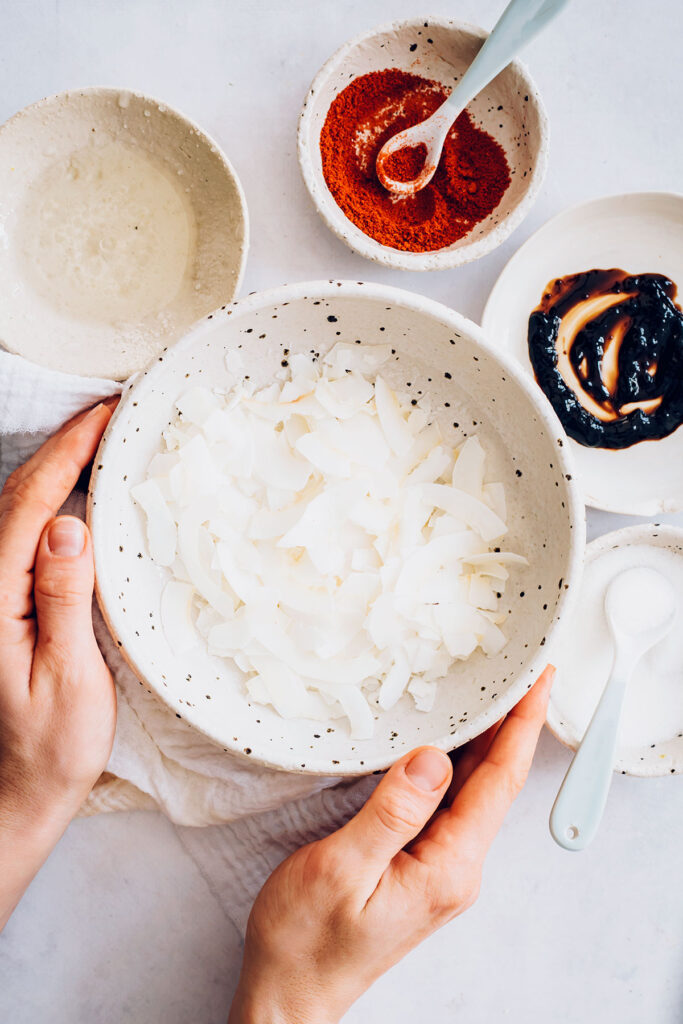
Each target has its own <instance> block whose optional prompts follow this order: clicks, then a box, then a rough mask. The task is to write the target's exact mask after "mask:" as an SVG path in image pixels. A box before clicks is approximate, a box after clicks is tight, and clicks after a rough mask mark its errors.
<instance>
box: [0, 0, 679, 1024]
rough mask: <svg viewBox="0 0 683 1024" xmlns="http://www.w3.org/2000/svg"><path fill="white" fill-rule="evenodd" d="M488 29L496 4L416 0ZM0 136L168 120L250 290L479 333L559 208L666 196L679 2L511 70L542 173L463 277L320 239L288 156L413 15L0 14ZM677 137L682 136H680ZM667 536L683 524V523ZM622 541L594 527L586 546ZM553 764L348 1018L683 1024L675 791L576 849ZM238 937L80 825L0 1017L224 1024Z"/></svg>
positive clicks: (104, 829)
mask: <svg viewBox="0 0 683 1024" xmlns="http://www.w3.org/2000/svg"><path fill="white" fill-rule="evenodd" d="M428 6H429V7H430V8H431V9H432V10H433V11H434V13H440V14H444V15H450V16H456V17H462V18H464V19H466V20H469V21H473V22H478V23H480V24H482V25H485V26H489V27H490V26H491V25H492V24H493V22H494V20H495V17H496V15H497V13H498V12H499V11H500V9H501V7H502V3H501V2H498V0H463V2H462V3H460V4H459V5H455V6H453V5H452V4H447V3H442V2H439V3H430V4H429V5H428ZM2 12H3V18H2V22H3V24H2V36H3V41H2V48H1V50H2V52H1V54H0V120H3V119H4V118H5V117H7V116H9V115H10V114H11V113H13V112H14V111H15V110H17V109H19V108H20V107H22V106H24V105H26V104H27V103H29V102H31V101H33V100H35V99H37V98H39V97H40V96H42V95H44V94H47V93H51V92H57V91H59V90H61V89H64V88H67V87H78V86H82V85H91V84H99V85H118V86H128V87H130V88H136V89H141V90H145V91H147V92H149V93H151V94H152V95H156V96H158V97H160V98H163V99H165V100H166V101H167V102H169V103H172V104H174V105H175V106H178V107H180V108H181V109H182V110H184V111H185V112H186V113H188V114H189V115H191V116H192V117H193V118H195V119H196V120H197V121H198V122H199V123H200V124H201V125H203V126H204V127H205V128H207V129H208V131H209V132H211V133H212V134H213V135H215V136H216V138H217V139H218V140H219V141H220V142H221V144H222V145H223V146H224V148H225V149H226V151H227V152H228V154H229V155H230V157H231V159H232V160H233V162H234V164H235V167H236V169H237V171H238V173H239V174H240V176H241V178H242V181H243V184H244V186H245V190H246V194H247V200H248V203H249V208H250V213H251V219H252V247H251V252H250V258H249V265H248V270H247V276H246V280H245V291H250V290H253V289H257V288H263V287H268V286H271V285H277V284H281V283H282V282H283V281H295V280H303V279H307V278H308V279H311V278H318V277H325V278H326V277H332V276H335V277H351V278H354V279H361V278H365V279H369V280H374V281H384V282H388V283H392V284H397V285H400V286H402V287H406V288H411V289H414V290H416V291H421V292H424V293H425V294H428V295H430V296H432V297H434V298H436V299H440V300H441V301H443V302H446V303H448V304H449V305H452V306H454V307H455V308H457V309H459V310H460V311H461V312H463V313H465V314H466V315H468V316H470V317H472V318H474V319H478V318H479V316H480V315H481V311H482V308H483V304H484V300H485V298H486V295H487V294H488V291H489V289H490V288H491V286H492V284H493V282H494V281H495V279H496V276H497V275H498V273H499V271H500V269H501V268H502V266H503V264H504V263H505V261H506V259H507V258H508V257H509V255H510V254H511V253H512V252H513V251H514V249H515V248H517V247H518V246H519V245H520V244H521V242H523V241H524V239H525V238H527V237H528V235H529V234H530V233H531V232H532V231H533V230H534V229H535V228H536V227H538V226H539V225H540V224H541V223H543V221H544V220H546V219H547V218H548V217H549V216H550V215H551V214H553V213H554V212H556V211H557V210H559V209H562V208H564V207H566V206H568V205H571V204H572V203H575V202H578V201H580V200H582V199H586V198H589V197H592V196H596V195H603V194H607V193H610V192H618V191H627V190H637V189H676V188H677V187H680V174H681V167H683V133H681V132H680V131H677V130H676V127H675V124H674V120H675V119H674V115H675V113H676V111H677V110H678V105H677V104H676V102H675V101H676V99H677V98H680V94H681V89H682V88H683V73H682V71H681V67H682V66H681V62H680V54H679V47H680V39H681V33H682V31H683V16H682V13H681V7H680V5H679V4H678V3H677V0H658V3H656V4H648V5H645V4H642V3H641V2H638V0H622V2H621V3H620V4H619V5H616V4H613V3H611V4H600V5H599V4H595V3H594V2H593V0H573V3H572V4H571V5H570V7H569V9H568V10H567V11H566V12H565V13H564V15H563V16H562V21H561V23H558V26H557V27H556V29H555V30H551V33H552V34H549V35H548V36H547V37H546V38H545V39H543V38H542V39H540V40H538V41H536V42H535V43H534V44H532V46H531V47H530V48H529V50H528V52H527V54H526V59H527V62H528V64H529V65H530V68H531V70H532V73H533V75H534V76H535V78H536V80H537V82H538V85H539V87H540V89H541V92H542V94H543V97H544V99H545V101H546V104H547V107H548V111H549V114H550V121H551V130H552V139H551V157H550V167H549V172H548V176H547V179H546V182H545V185H544V188H543V191H542V193H541V196H540V198H539V200H538V202H537V204H536V206H535V208H534V209H533V211H532V213H531V214H530V216H529V217H528V218H527V220H526V221H525V222H524V224H523V225H522V227H521V228H519V229H518V230H517V231H516V232H515V234H514V235H513V236H512V238H511V239H510V240H509V241H508V242H507V243H506V244H505V245H504V246H502V247H501V248H500V249H499V250H497V251H496V252H495V253H493V254H491V255H490V256H488V257H486V258H485V259H483V260H480V261H479V262H478V263H476V264H474V265H470V266H468V267H464V268H461V269H459V270H456V271H444V272H440V273H438V274H431V275H423V276H419V275H413V274H401V273H399V272H390V271H388V270H384V269H383V268H380V267H377V266H375V265H374V264H369V263H366V262H364V261H363V260H361V259H360V258H359V257H357V256H355V255H354V254H353V253H351V252H350V251H349V250H347V249H346V248H345V247H344V246H343V245H342V244H341V243H340V242H338V241H337V240H336V239H335V238H333V237H332V235H331V234H329V233H328V232H327V230H326V229H325V228H324V227H323V225H322V224H321V223H320V221H319V220H318V218H317V215H316V213H315V211H314V210H313V208H312V207H311V205H310V202H309V200H308V197H307V195H306V193H305V191H304V187H303V184H302V182H301V180H300V177H299V172H298V167H297V163H296V150H295V129H296V117H297V113H298V109H299V106H300V104H301V101H302V99H303V97H304V94H305V91H306V89H307V87H308V84H309V82H310V79H311V78H312V77H313V75H314V73H315V72H316V70H317V69H318V67H319V66H320V64H322V62H323V61H324V60H325V59H326V58H327V57H328V56H329V54H330V53H331V52H332V51H333V50H334V49H335V48H336V47H337V46H338V45H339V44H340V43H342V42H343V41H344V40H345V39H347V38H348V37H349V36H350V35H352V34H355V33H357V32H360V31H363V30H365V29H367V28H369V27H371V26H372V25H373V24H376V23H379V22H382V21H388V20H391V19H392V18H395V17H409V16H413V15H415V14H416V13H421V12H420V10H419V6H418V7H416V6H415V4H414V2H409V0H393V2H390V0H363V2H362V3H361V2H357V0H343V2H338V3H334V2H332V0H316V2H314V0H290V2H289V3H287V4H286V5H285V4H280V3H276V2H272V0H270V2H265V0H254V2H253V3H250V4H247V3H242V4H239V3H235V2H224V3H222V2H220V0H193V2H192V3H189V2H186V0H126V2H121V0H116V2H115V0H54V2H53V0H50V2H48V0H5V2H4V4H3V6H2ZM672 126H673V127H672ZM679 521H681V519H680V517H679ZM616 525H620V524H619V521H618V520H617V518H616V517H611V516H606V515H604V516H596V515H593V516H591V521H590V531H591V535H595V534H596V533H599V532H602V531H604V530H606V529H611V528H614V527H615V526H616ZM567 762H568V755H567V753H566V751H564V750H563V749H562V748H561V747H560V746H559V745H558V744H557V743H556V742H555V741H554V740H553V739H552V737H550V736H549V735H548V734H544V736H543V738H542V742H541V746H540V750H539V754H538V756H537V760H536V763H535V765H534V769H533V772H532V776H531V779H530V781H529V784H528V786H527V789H526V791H525V792H524V794H523V795H522V797H521V798H520V800H519V802H518V804H517V806H516V807H515V809H514V812H513V813H512V815H511V816H510V818H509V820H508V822H507V823H506V825H505V828H504V830H503V832H502V834H501V836H500V837H499V839H498V840H497V842H496V844H495V847H494V849H493V852H492V854H491V856H490V858H489V861H488V864H487V868H486V872H485V880H484V886H483V891H482V896H481V898H480V901H479V903H478V904H477V905H476V906H475V908H474V909H473V910H471V911H469V912H468V913H467V915H465V916H464V917H463V918H461V919H459V920H457V921H455V922H453V923H452V924H451V925H450V926H448V927H447V928H446V929H445V930H443V931H442V932H441V933H439V934H437V935H436V936H434V937H432V938H431V939H430V940H429V941H428V942H426V943H425V944H424V945H423V946H422V947H421V948H420V949H418V950H416V951H415V952H414V953H413V954H412V955H411V956H409V957H408V958H407V959H406V960H405V961H404V962H403V963H402V964H400V965H399V966H398V967H396V968H395V969H394V970H393V971H391V972H390V973H389V974H388V975H387V976H385V977H384V978H383V979H381V980H380V981H379V982H378V983H377V984H376V985H375V986H374V988H373V989H372V990H371V991H370V992H369V993H368V994H367V995H366V996H365V997H364V998H363V999H361V1000H360V1002H359V1003H358V1004H357V1005H356V1006H355V1007H354V1008H353V1010H352V1011H351V1012H350V1013H349V1014H348V1016H347V1021H348V1024H361V1022H365V1021H373V1022H374V1021H391V1022H393V1024H404V1022H405V1024H408V1022H411V1024H412V1022H413V1021H414V1020H415V1018H416V1017H418V1016H419V1017H420V1018H422V1019H425V1020H430V1021H431V1022H432V1024H446V1022H451V1021H454V1020H462V1021H465V1022H466V1024H491V1022H493V1021H499V1020H504V1021H509V1022H510V1024H522V1022H524V1024H527V1022H529V1021H531V1022H536V1021H538V1022H541V1021H542V1022H544V1024H545V1022H552V1024H577V1022H581V1024H603V1022H609V1024H611V1022H615V1024H617V1022H618V1024H635V1022H640V1021H643V1020H648V1021H652V1022H655V1024H680V1022H681V1021H682V1020H683V974H682V972H681V965H682V962H683V955H682V954H683V887H682V886H681V876H680V861H681V849H682V848H683V818H682V817H681V813H680V812H681V783H680V779H678V778H676V779H667V778H665V779H661V780H637V779H630V778H624V777H617V778H615V780H614V786H613V789H612V793H611V796H610V801H609V806H608V809H607V813H606V816H605V820H604V824H603V828H602V830H601V832H600V834H599V836H598V838H597V839H596V841H595V842H594V844H593V845H592V847H591V848H590V849H589V850H588V851H586V852H585V853H583V854H582V855H580V856H572V855H570V854H566V853H564V852H563V851H561V850H559V849H558V848H557V847H555V846H554V845H553V843H552V841H551V839H550V837H549V835H548V832H547V825H546V822H547V814H548V810H549V808H550V806H551V803H552V799H553V796H554V793H555V791H556V788H557V785H558V783H559V781H560V779H561V777H562V774H563V771H564V769H565V767H566V764H567ZM239 949H240V944H239V936H238V935H237V933H236V932H235V929H234V928H233V926H232V925H231V924H230V922H229V921H228V919H227V918H226V917H225V915H224V914H223V912H222V911H221V909H220V908H219V906H218V905H217V904H216V902H215V901H214V899H213V897H212V896H211V894H210V892H209V889H208V887H207V885H206V884H205V882H204V879H203V878H202V877H201V875H200V874H199V872H198V871H197V869H196V867H195V865H194V864H193V862H192V861H191V860H190V859H189V857H188V856H187V854H186V853H185V852H184V849H183V847H182V846H181V845H180V843H179V841H178V839H177V837H176V835H175V833H174V830H173V828H172V827H171V826H170V825H169V824H168V823H167V822H166V821H164V820H163V819H162V818H161V817H160V816H158V815H154V814H128V815H115V816H109V817H100V818H97V819H91V820H87V821H79V822H76V823H75V824H74V825H72V826H71V828H70V829H69V831H68V832H67V834H66V836H65V837H64V839H63V840H62V842H61V843H60V845H59V846H58V848H57V849H56V850H55V851H54V853H53V855H52V857H51V858H50V860H49V861H48V863H47V865H46V866H45V868H44V869H43V871H42V872H41V873H40V875H39V876H38V878H37V879H36V881H35V882H34V884H33V885H32V887H31V889H30V890H29V892H28V893H27V895H26V897H25V899H24V901H23V903H22V904H21V906H20V907H19V909H18V911H17V912H16V914H15V915H14V917H13V919H12V921H11V922H10V924H9V926H8V927H7V929H6V931H5V933H4V934H3V936H2V938H0V1021H2V1022H3V1024H5V1022H7V1024H38V1022H42V1021H45V1020H49V1021H50V1022H51V1024H114V1022H115V1024H123V1022H130V1024H156V1022H159V1024H161V1022H162V1021H163V1024H187V1022H188V1021H192V1022H193V1024H220V1022H223V1021H224V1020H225V1018H226V1012H227V1007H228V1004H229V1001H230V994H231V991H232V988H233V986H234V984H235V980H236V973H237V970H238V965H239Z"/></svg>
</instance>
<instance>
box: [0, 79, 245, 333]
mask: <svg viewBox="0 0 683 1024" xmlns="http://www.w3.org/2000/svg"><path fill="white" fill-rule="evenodd" d="M122 93H127V94H128V95H130V96H134V97H135V98H136V99H139V100H143V101H145V102H147V103H150V104H153V105H155V106H157V107H159V106H161V107H164V108H165V111H164V113H167V114H172V115H173V116H175V117H177V118H178V120H179V121H181V122H183V123H184V124H185V125H186V126H187V127H188V128H191V129H192V131H193V132H194V133H195V135H197V136H198V137H199V138H200V139H201V140H202V141H203V142H204V143H205V144H206V145H208V147H209V149H212V150H213V151H214V152H215V153H216V156H217V157H218V159H219V160H220V162H221V163H222V164H223V167H224V168H225V170H226V172H227V174H228V177H229V178H230V179H231V181H232V183H233V185H234V186H235V192H236V194H237V198H238V200H239V208H240V215H241V218H242V227H243V233H244V237H243V240H242V245H241V246H240V258H239V266H238V268H237V276H236V278H235V288H234V291H233V295H232V298H231V299H230V300H229V301H230V302H234V300H235V298H234V297H235V295H237V294H239V290H240V288H241V287H242V281H243V279H244V272H245V269H246V265H247V255H248V252H249V234H250V224H249V208H248V206H247V197H246V195H245V194H244V189H243V187H242V182H241V181H240V179H239V176H238V174H237V171H236V170H235V168H234V167H233V165H232V163H231V161H230V160H229V158H228V157H227V155H226V154H225V152H224V150H223V147H222V146H221V145H220V143H218V142H217V141H216V139H214V137H213V136H212V135H209V133H208V132H207V131H206V130H205V129H204V128H202V127H201V126H200V125H199V124H197V122H196V121H195V120H194V119H193V118H191V117H188V115H187V114H185V113H183V111H182V110H178V108H177V107H175V106H173V105H172V104H170V103H167V102H166V101H165V100H160V99H158V98H157V97H156V96H151V95H150V94H149V93H147V92H140V91H139V90H137V89H131V88H129V87H128V86H124V85H121V86H112V85H85V86H83V87H82V88H77V89H64V90H62V92H54V93H50V95H49V96H43V97H42V98H41V99H39V100H35V101H34V102H33V103H28V104H27V105H26V106H25V107H22V108H21V110H17V111H16V113H14V114H12V116H11V117H8V118H7V120H6V121H3V122H2V124H0V144H1V141H2V135H3V133H4V132H5V130H6V129H7V128H8V127H9V126H10V125H11V124H13V123H14V122H15V121H20V120H23V118H24V117H25V116H27V115H28V114H30V113H31V112H32V111H34V110H40V108H41V107H48V106H51V105H52V104H54V103H56V102H57V101H59V100H68V99H69V98H70V97H72V96H96V95H100V96H111V97H112V98H114V97H116V96H120V95H121V94H122ZM178 340H180V339H178Z"/></svg>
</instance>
